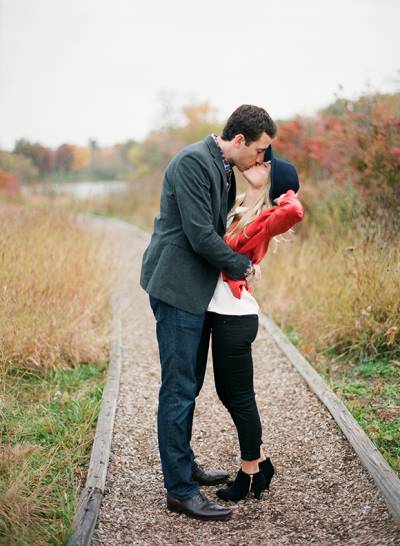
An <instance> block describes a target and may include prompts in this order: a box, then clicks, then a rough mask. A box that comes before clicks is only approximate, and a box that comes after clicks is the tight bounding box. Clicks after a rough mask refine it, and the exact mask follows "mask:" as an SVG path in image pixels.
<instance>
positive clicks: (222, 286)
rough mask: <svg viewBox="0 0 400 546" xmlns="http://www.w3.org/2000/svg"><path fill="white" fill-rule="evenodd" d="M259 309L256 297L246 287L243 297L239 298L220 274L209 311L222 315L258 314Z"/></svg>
mask: <svg viewBox="0 0 400 546" xmlns="http://www.w3.org/2000/svg"><path fill="white" fill-rule="evenodd" d="M258 310H259V306H258V303H257V301H256V299H255V298H254V297H253V296H252V295H251V294H250V292H249V291H248V290H246V288H243V291H242V297H241V298H240V300H239V299H238V298H235V296H234V295H233V294H232V290H231V289H230V287H229V284H228V283H227V282H224V281H223V279H222V275H220V276H219V278H218V282H217V286H216V287H215V290H214V295H213V297H212V298H211V301H210V303H209V305H208V308H207V311H212V312H213V313H218V314H220V315H258Z"/></svg>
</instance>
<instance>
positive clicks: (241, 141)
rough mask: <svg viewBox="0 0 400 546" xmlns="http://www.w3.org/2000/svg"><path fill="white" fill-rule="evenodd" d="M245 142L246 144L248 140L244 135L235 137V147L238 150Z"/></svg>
mask: <svg viewBox="0 0 400 546" xmlns="http://www.w3.org/2000/svg"><path fill="white" fill-rule="evenodd" d="M245 142H246V139H245V137H244V135H242V133H238V134H237V135H235V136H234V138H233V143H234V144H235V146H236V147H237V148H239V147H240V146H242V145H243V144H244V143H245Z"/></svg>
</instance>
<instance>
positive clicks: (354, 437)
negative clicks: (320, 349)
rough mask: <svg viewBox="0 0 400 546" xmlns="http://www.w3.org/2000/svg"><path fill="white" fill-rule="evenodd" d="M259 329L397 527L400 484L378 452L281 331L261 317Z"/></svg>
mask: <svg viewBox="0 0 400 546" xmlns="http://www.w3.org/2000/svg"><path fill="white" fill-rule="evenodd" d="M259 320H260V325H261V326H262V327H264V328H265V329H266V330H267V332H268V333H269V334H270V335H271V337H272V338H273V340H274V341H275V343H276V344H277V345H278V347H279V348H280V349H281V351H282V352H283V353H284V355H285V356H286V357H287V359H288V360H289V361H290V363H291V364H292V365H293V367H294V368H295V369H296V370H297V371H298V373H299V374H300V375H301V376H302V378H303V379H304V380H305V382H306V383H307V385H308V386H309V388H310V389H311V391H312V392H313V393H314V394H315V395H316V396H317V397H318V398H319V400H320V401H321V402H322V403H323V404H324V406H325V407H326V408H327V409H328V411H329V412H330V414H331V415H332V417H333V419H334V420H335V421H336V423H337V425H338V426H339V428H340V429H341V431H342V432H343V434H344V435H345V436H346V438H347V440H348V442H349V443H350V445H351V446H352V448H353V449H354V451H355V452H356V454H357V455H358V457H359V459H360V461H361V464H362V465H363V466H364V468H366V470H367V471H368V473H369V474H370V476H371V477H372V479H373V480H374V482H375V485H376V486H377V488H378V489H379V491H380V492H381V494H382V495H383V498H384V500H385V502H386V505H387V507H388V510H389V512H390V513H391V515H392V516H393V518H394V520H395V522H396V523H397V524H400V480H399V478H398V477H397V475H396V473H395V472H394V471H393V470H392V468H391V467H390V466H389V464H388V463H387V462H386V460H385V459H384V457H383V455H382V454H381V453H380V451H379V450H378V448H377V447H376V446H375V445H374V444H373V442H372V441H371V440H370V439H369V438H368V436H367V434H366V433H365V432H364V430H363V429H362V428H361V426H360V425H359V424H358V422H357V421H356V419H355V418H354V417H353V416H352V415H351V413H350V411H349V410H348V409H347V408H346V406H345V405H344V403H343V402H342V401H341V400H339V398H338V397H337V396H336V394H335V393H334V392H333V391H332V390H331V388H330V387H329V386H328V384H327V383H326V382H325V380H324V379H323V378H322V377H321V376H320V375H319V373H318V372H317V371H316V370H315V369H314V368H313V366H312V365H311V364H310V363H309V362H308V360H307V359H306V358H305V357H304V356H303V355H302V354H301V352H300V351H299V350H298V349H297V348H296V347H295V346H294V345H293V344H292V343H291V341H290V340H289V339H288V338H287V337H286V335H285V334H284V333H283V331H282V330H281V329H280V328H279V326H278V325H277V324H275V322H274V321H273V320H272V319H271V318H269V317H268V316H267V315H264V314H262V313H260V315H259Z"/></svg>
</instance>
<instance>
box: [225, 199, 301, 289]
mask: <svg viewBox="0 0 400 546" xmlns="http://www.w3.org/2000/svg"><path fill="white" fill-rule="evenodd" d="M303 215H304V210H303V207H302V205H301V203H300V201H299V200H298V199H297V197H296V194H295V193H294V191H293V190H289V191H288V192H287V193H286V194H285V196H284V197H283V199H282V201H281V202H280V204H279V206H277V207H271V208H269V209H267V210H264V211H263V212H261V213H260V214H259V215H258V216H257V218H255V220H253V221H252V222H251V223H250V224H248V225H247V226H245V228H244V229H243V230H242V231H241V232H240V233H238V234H237V235H235V236H233V237H230V238H229V239H227V237H225V241H226V243H227V244H228V245H229V246H230V247H231V249H232V250H235V251H236V252H239V253H240V254H244V255H246V256H247V257H248V258H250V260H251V261H252V262H253V264H258V263H260V262H261V260H262V259H263V258H264V256H265V255H266V253H267V250H268V245H269V242H270V240H271V239H272V237H275V235H279V234H281V233H285V231H288V229H290V228H291V227H293V226H294V225H295V224H297V223H298V222H300V221H301V220H302V218H303ZM222 276H223V279H224V281H225V282H228V283H229V286H230V288H231V290H232V293H233V295H234V296H235V297H236V298H238V299H241V297H242V290H243V289H244V288H246V289H247V290H250V287H249V285H248V283H247V281H246V279H239V280H238V281H234V280H233V279H230V278H229V277H228V276H227V275H225V273H222Z"/></svg>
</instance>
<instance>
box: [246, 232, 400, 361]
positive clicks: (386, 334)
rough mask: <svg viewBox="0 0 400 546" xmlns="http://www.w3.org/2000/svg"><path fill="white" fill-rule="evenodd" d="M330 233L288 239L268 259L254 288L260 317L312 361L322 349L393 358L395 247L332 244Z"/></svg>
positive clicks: (399, 329)
mask: <svg viewBox="0 0 400 546" xmlns="http://www.w3.org/2000/svg"><path fill="white" fill-rule="evenodd" d="M331 228H332V229H331V233H329V231H327V232H325V234H323V233H318V230H317V229H311V230H309V231H308V233H307V237H300V236H296V235H295V236H294V237H289V239H290V240H289V241H282V242H279V243H278V244H277V246H276V252H275V253H273V252H270V254H269V255H268V256H267V258H266V259H265V262H264V265H263V267H262V269H263V277H264V278H263V280H262V281H261V282H260V284H259V285H258V286H257V287H256V292H257V293H258V295H259V299H260V301H261V302H262V304H263V307H264V309H265V310H266V311H267V312H268V314H270V315H271V316H272V317H274V318H275V320H277V321H278V322H279V323H280V325H281V326H283V327H284V328H286V329H293V330H295V331H296V333H297V334H299V336H300V344H301V349H302V351H304V352H305V353H307V354H308V355H309V356H310V357H311V358H313V359H315V357H316V353H317V352H318V351H320V350H322V349H326V348H327V347H329V348H330V349H333V350H335V352H339V353H340V352H344V353H348V354H349V355H350V356H351V354H352V353H353V355H355V354H357V355H358V358H362V357H363V356H365V355H366V354H377V353H378V352H379V353H385V352H388V353H390V352H391V351H393V352H395V351H396V350H397V351H398V350H399V342H400V297H399V295H400V242H399V241H397V243H396V242H394V241H390V242H387V241H384V240H382V239H379V240H376V239H375V240H370V241H367V240H365V239H364V238H363V237H362V235H361V234H356V235H354V234H353V235H352V236H351V235H350V234H349V235H348V236H347V237H343V236H341V237H340V238H338V239H335V228H334V225H332V226H331ZM271 250H272V247H271Z"/></svg>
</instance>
